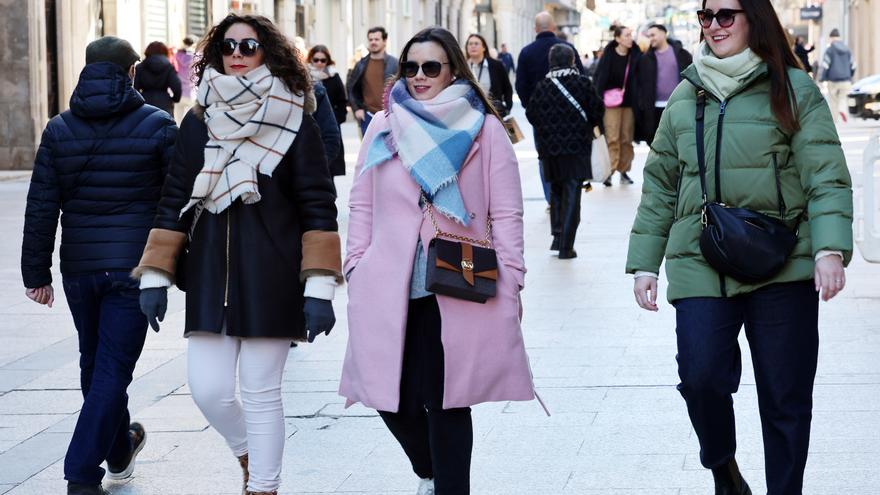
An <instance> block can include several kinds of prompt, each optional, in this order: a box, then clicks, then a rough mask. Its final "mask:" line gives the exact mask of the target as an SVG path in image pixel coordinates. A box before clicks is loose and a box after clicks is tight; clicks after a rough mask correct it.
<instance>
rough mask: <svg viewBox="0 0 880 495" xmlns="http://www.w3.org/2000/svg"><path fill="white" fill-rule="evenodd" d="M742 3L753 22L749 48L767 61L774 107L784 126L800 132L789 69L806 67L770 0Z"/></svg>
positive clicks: (704, 1) (748, 17)
mask: <svg viewBox="0 0 880 495" xmlns="http://www.w3.org/2000/svg"><path fill="white" fill-rule="evenodd" d="M739 4H740V6H741V8H742V10H744V11H745V14H746V19H748V21H749V48H751V49H752V51H753V52H755V54H756V55H758V56H759V57H761V59H762V60H764V62H765V63H766V64H767V72H768V73H769V75H770V109H771V110H773V115H775V116H776V120H778V121H779V123H780V124H781V125H782V128H783V129H785V130H787V131H789V132H794V131H797V130H799V129H800V128H801V125H800V122H798V119H799V116H798V111H797V102H796V101H795V96H794V91H793V89H792V87H791V80H790V79H789V77H788V68H789V67H794V68H795V69H802V68H803V67H802V66H801V63H800V61H799V60H798V58H797V56H795V54H794V51H792V48H791V45H790V44H789V43H788V35H787V34H785V29H783V28H782V23H780V22H779V17H777V16H776V10H774V9H773V5H771V4H770V0H739ZM703 8H706V0H703ZM704 38H705V36H704V34H703V30H700V40H703V39H704Z"/></svg>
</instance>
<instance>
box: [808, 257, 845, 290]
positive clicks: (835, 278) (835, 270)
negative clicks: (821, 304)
mask: <svg viewBox="0 0 880 495" xmlns="http://www.w3.org/2000/svg"><path fill="white" fill-rule="evenodd" d="M815 279H816V292H820V291H821V293H822V300H823V301H828V300H830V299H831V298H832V297H834V296H836V295H837V293H838V292H840V291H842V290H843V287H844V286H845V285H846V274H845V273H844V271H843V260H842V259H841V258H840V256H838V255H836V254H829V255H828V256H823V257H821V258H819V259H818V260H817V261H816V271H815Z"/></svg>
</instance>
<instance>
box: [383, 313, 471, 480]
mask: <svg viewBox="0 0 880 495" xmlns="http://www.w3.org/2000/svg"><path fill="white" fill-rule="evenodd" d="M443 365H444V359H443V344H442V343H441V341H440V309H439V308H438V307H437V298H435V297H434V296H430V297H423V298H420V299H412V300H410V302H409V313H408V315H407V322H406V339H405V343H404V351H403V375H402V378H401V381H400V406H399V408H398V412H396V413H392V412H387V411H379V415H380V416H381V417H382V419H383V420H384V421H385V425H386V426H388V429H389V430H391V433H392V434H393V435H394V438H396V439H397V441H398V442H399V443H400V446H401V447H403V451H404V452H405V453H406V455H407V457H409V460H410V462H411V463H412V468H413V471H415V473H416V475H418V476H419V477H420V478H433V479H434V490H435V493H436V495H468V494H469V493H470V470H471V451H472V449H473V444H474V432H473V424H472V422H471V410H470V408H469V407H465V408H458V409H443V375H444V367H443Z"/></svg>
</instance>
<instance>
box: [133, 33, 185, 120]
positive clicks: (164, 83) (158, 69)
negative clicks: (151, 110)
mask: <svg viewBox="0 0 880 495" xmlns="http://www.w3.org/2000/svg"><path fill="white" fill-rule="evenodd" d="M144 55H145V56H146V58H145V59H144V61H143V62H141V63H140V64H138V65H137V67H136V68H135V76H134V89H136V90H138V91H140V92H141V94H142V95H143V97H144V100H145V101H146V102H147V104H148V105H153V106H154V107H156V108H159V109H161V110H165V111H166V112H168V115H174V104H175V103H177V102H179V101H180V97H181V89H182V85H181V82H180V78H179V77H177V72H176V71H175V70H174V66H172V65H171V61H170V60H169V58H168V47H167V46H165V43H162V42H161V41H154V42H152V43H150V44H149V45H147V48H146V49H145V50H144Z"/></svg>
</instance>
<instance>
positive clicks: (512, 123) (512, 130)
mask: <svg viewBox="0 0 880 495" xmlns="http://www.w3.org/2000/svg"><path fill="white" fill-rule="evenodd" d="M504 128H505V129H507V137H509V138H510V142H511V143H513V144H516V143H518V142H520V141H522V140H523V133H522V130H521V129H520V128H519V124H517V123H516V119H515V118H513V115H508V116H507V117H504Z"/></svg>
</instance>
